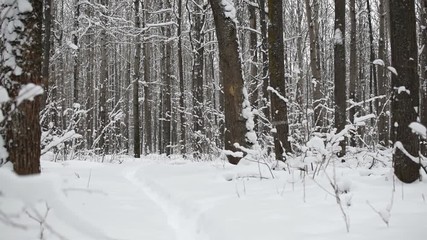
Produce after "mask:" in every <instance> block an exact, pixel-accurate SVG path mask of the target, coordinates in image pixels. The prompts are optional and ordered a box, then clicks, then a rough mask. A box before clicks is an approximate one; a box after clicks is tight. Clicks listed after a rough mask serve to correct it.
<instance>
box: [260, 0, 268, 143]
mask: <svg viewBox="0 0 427 240" xmlns="http://www.w3.org/2000/svg"><path fill="white" fill-rule="evenodd" d="M265 7H266V6H265V0H259V21H260V25H261V56H262V59H261V61H262V76H261V79H262V101H260V106H259V107H258V108H260V109H261V108H262V109H263V113H264V117H265V118H266V119H268V120H269V121H271V119H270V118H271V117H270V106H269V104H270V93H269V92H268V90H267V88H268V86H269V85H270V83H269V79H268V46H267V45H268V43H267V13H266V11H265ZM262 133H263V135H265V136H267V135H269V134H270V128H269V127H267V126H264V127H262Z"/></svg>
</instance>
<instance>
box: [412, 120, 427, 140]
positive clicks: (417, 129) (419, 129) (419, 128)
mask: <svg viewBox="0 0 427 240" xmlns="http://www.w3.org/2000/svg"><path fill="white" fill-rule="evenodd" d="M409 128H411V129H412V132H414V133H415V134H417V135H418V136H420V137H421V138H424V139H427V128H426V127H425V126H424V125H422V124H421V123H419V122H412V123H410V124H409Z"/></svg>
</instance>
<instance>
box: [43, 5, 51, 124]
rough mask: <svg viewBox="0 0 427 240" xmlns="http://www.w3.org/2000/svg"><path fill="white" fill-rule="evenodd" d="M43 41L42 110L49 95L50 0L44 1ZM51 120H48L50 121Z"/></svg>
mask: <svg viewBox="0 0 427 240" xmlns="http://www.w3.org/2000/svg"><path fill="white" fill-rule="evenodd" d="M44 2H45V3H44V39H43V69H42V75H43V85H44V86H43V88H44V92H45V93H44V95H43V100H42V102H41V108H44V106H45V105H46V101H47V98H48V95H49V73H50V72H49V63H50V49H51V48H50V47H51V32H52V31H51V27H52V0H45V1H44ZM50 120H51V119H49V121H50Z"/></svg>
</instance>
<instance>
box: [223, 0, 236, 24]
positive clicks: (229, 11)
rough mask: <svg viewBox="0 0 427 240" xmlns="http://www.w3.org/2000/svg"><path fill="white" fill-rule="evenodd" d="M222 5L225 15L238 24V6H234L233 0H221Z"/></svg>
mask: <svg viewBox="0 0 427 240" xmlns="http://www.w3.org/2000/svg"><path fill="white" fill-rule="evenodd" d="M221 5H222V7H223V9H224V14H225V17H226V18H229V19H231V20H232V21H233V22H235V23H236V24H237V17H236V8H235V7H234V2H233V0H221Z"/></svg>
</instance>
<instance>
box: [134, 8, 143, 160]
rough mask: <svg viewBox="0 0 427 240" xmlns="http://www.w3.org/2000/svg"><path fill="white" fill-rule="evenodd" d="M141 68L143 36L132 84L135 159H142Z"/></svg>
mask: <svg viewBox="0 0 427 240" xmlns="http://www.w3.org/2000/svg"><path fill="white" fill-rule="evenodd" d="M139 3H140V0H135V1H134V4H135V28H136V29H140V28H141V18H140V16H139ZM140 66H141V34H138V35H137V36H136V38H135V62H134V69H133V70H134V77H133V82H132V86H133V87H132V88H133V94H132V95H133V155H134V157H135V158H140V157H141V136H140V133H141V128H140V126H139V81H140V77H141V76H140V75H141V74H140Z"/></svg>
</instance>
